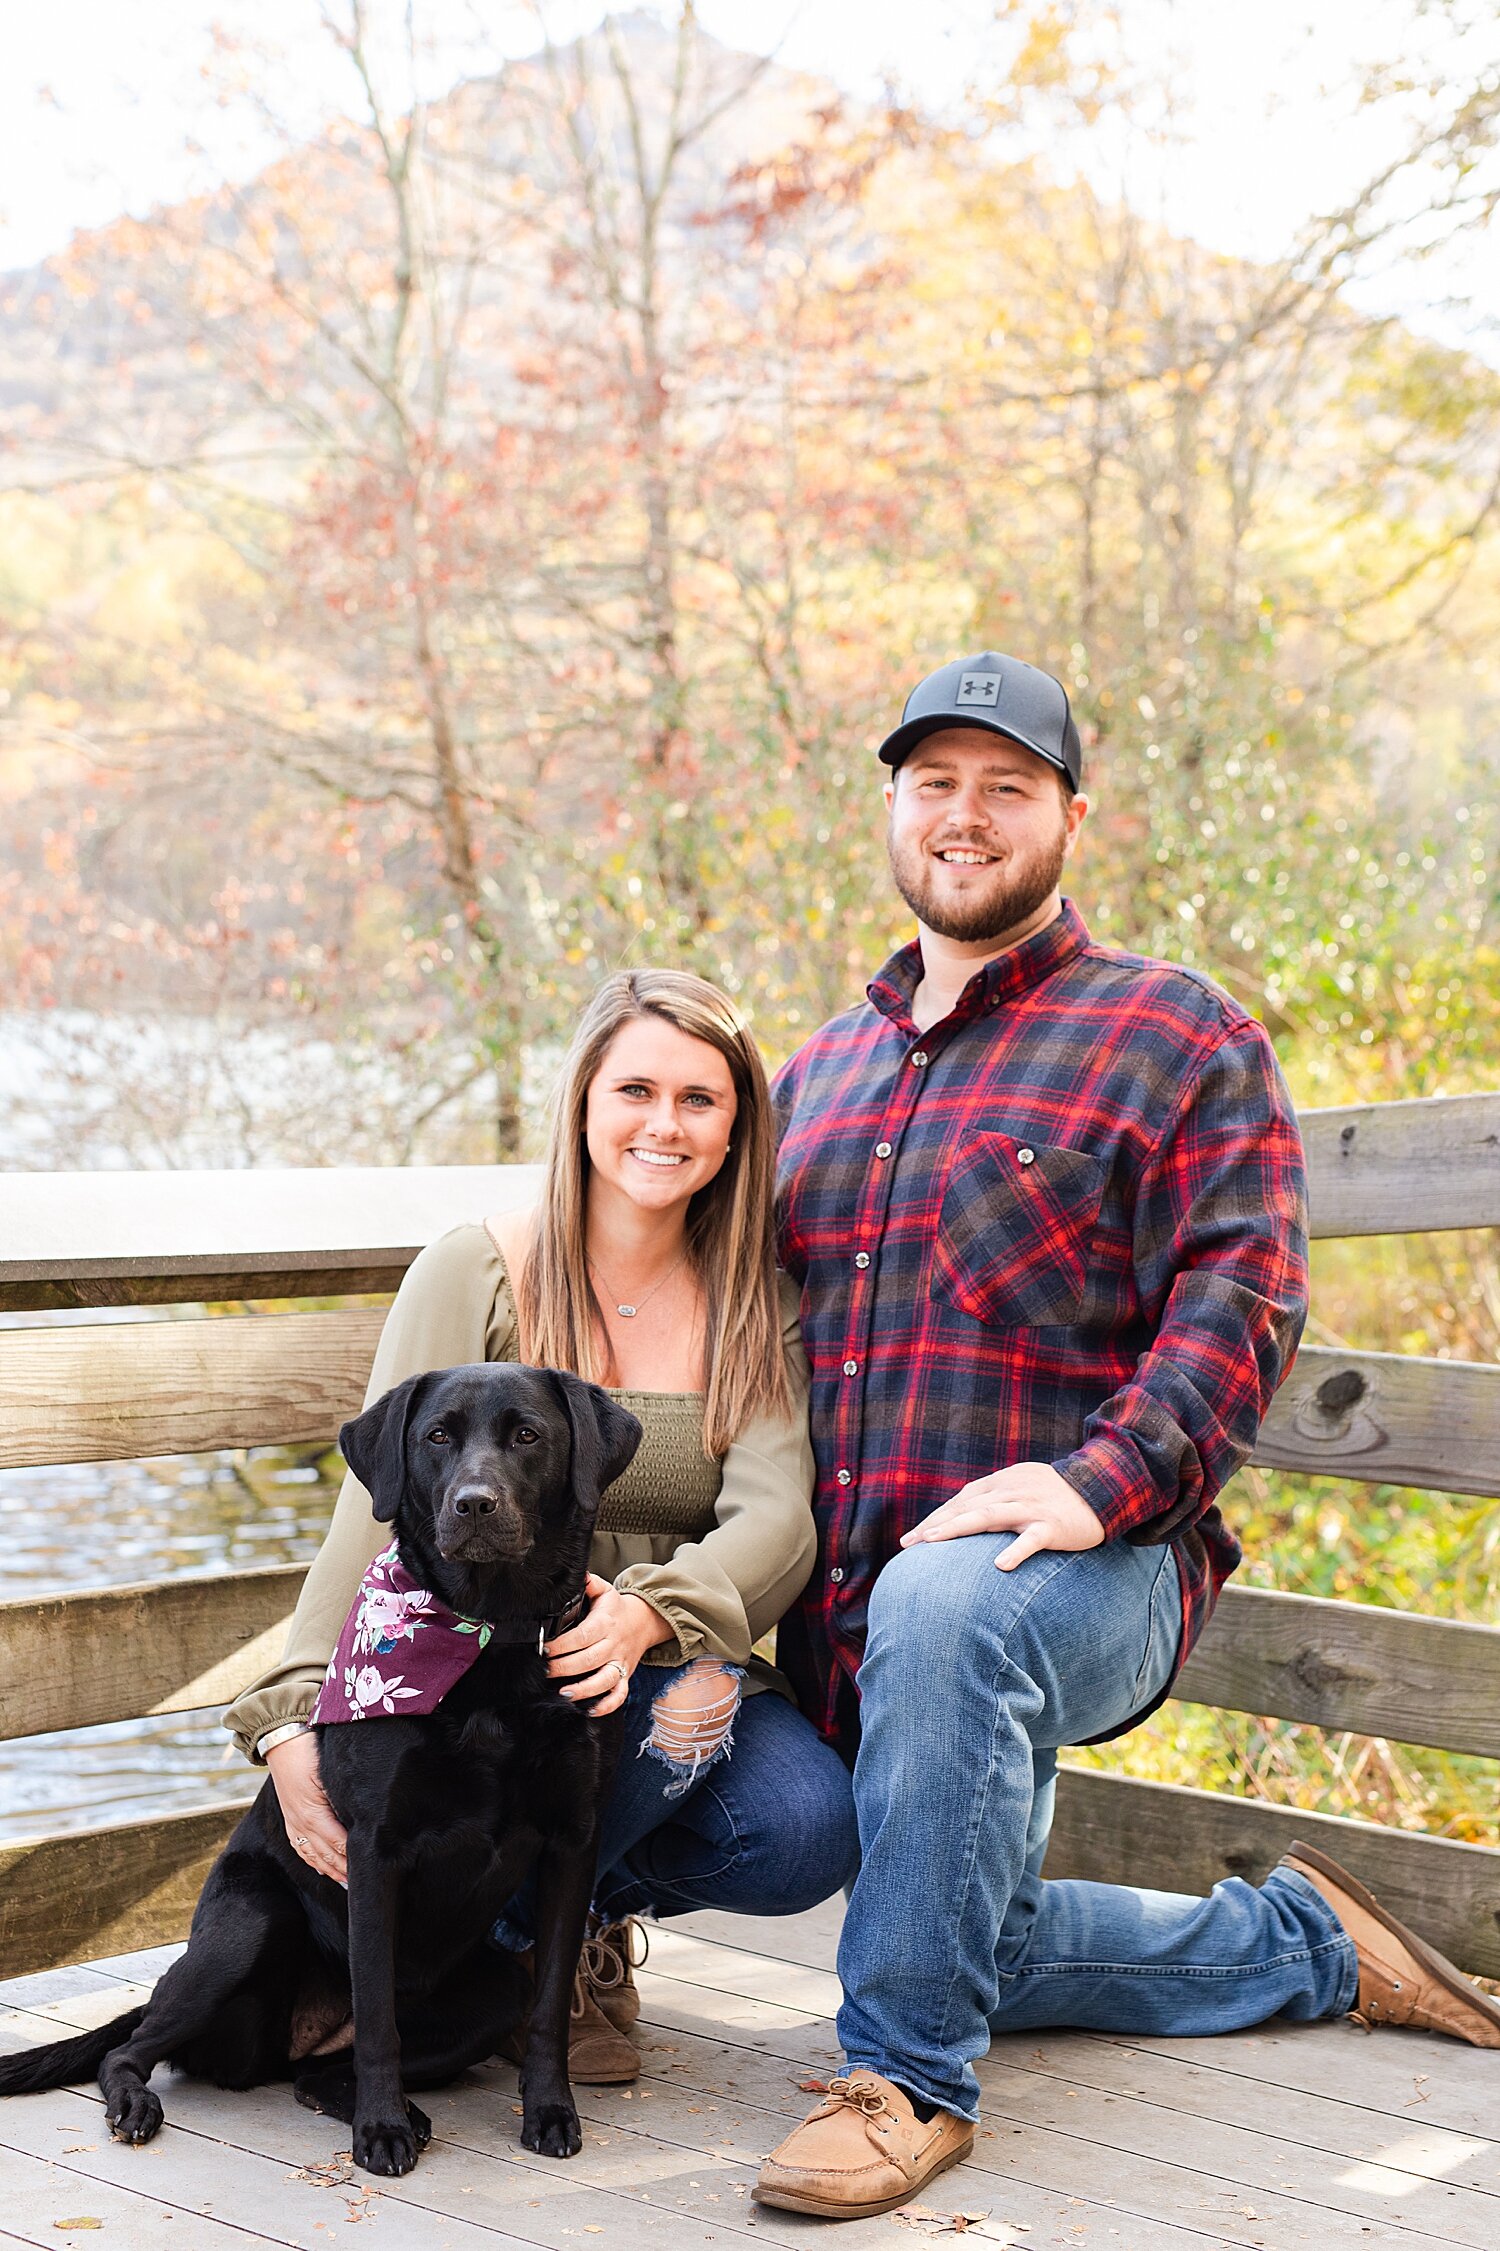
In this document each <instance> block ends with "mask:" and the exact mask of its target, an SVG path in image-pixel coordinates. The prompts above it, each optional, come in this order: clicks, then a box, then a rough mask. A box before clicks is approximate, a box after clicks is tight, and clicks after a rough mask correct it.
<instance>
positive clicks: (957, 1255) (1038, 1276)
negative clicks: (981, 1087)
mask: <svg viewBox="0 0 1500 2251" xmlns="http://www.w3.org/2000/svg"><path fill="white" fill-rule="evenodd" d="M1105 1177H1106V1167H1105V1166H1104V1165H1103V1164H1101V1163H1100V1161H1099V1159H1098V1158H1097V1157H1090V1156H1087V1155H1085V1153H1084V1152H1083V1151H1082V1150H1081V1149H1059V1148H1056V1147H1049V1146H1048V1145H1047V1144H1046V1143H1045V1142H1040V1141H1019V1140H1016V1139H1015V1138H1014V1137H1013V1136H1012V1135H1010V1134H1008V1133H980V1134H976V1135H975V1136H974V1137H973V1139H972V1141H971V1142H970V1144H969V1146H968V1147H967V1148H966V1149H965V1151H964V1153H963V1155H962V1156H961V1157H960V1158H959V1160H958V1162H957V1163H956V1164H955V1165H954V1167H953V1169H952V1171H951V1173H950V1174H949V1177H948V1185H947V1188H946V1189H945V1191H944V1193H943V1202H942V1209H941V1212H940V1214H939V1217H938V1231H937V1241H936V1243H935V1244H934V1246H933V1254H932V1294H933V1295H934V1297H939V1298H943V1299H945V1300H946V1302H947V1303H948V1304H949V1305H953V1306H956V1307H957V1308H958V1310H959V1312H960V1313H967V1314H968V1316H969V1318H970V1319H971V1320H973V1321H985V1322H989V1323H991V1324H992V1325H994V1326H996V1327H1006V1326H1010V1325H1014V1324H1025V1325H1028V1326H1036V1327H1041V1326H1044V1325H1046V1324H1047V1323H1058V1322H1067V1321H1073V1320H1076V1319H1077V1317H1078V1313H1079V1310H1080V1308H1081V1306H1082V1304H1083V1295H1084V1290H1085V1287H1086V1285H1087V1282H1088V1275H1089V1253H1090V1249H1091V1247H1092V1244H1093V1240H1094V1233H1095V1230H1096V1228H1097V1226H1098V1221H1099V1207H1100V1204H1101V1202H1102V1200H1103V1196H1104V1183H1105Z"/></svg>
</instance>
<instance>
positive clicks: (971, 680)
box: [953, 672, 1000, 704]
mask: <svg viewBox="0 0 1500 2251" xmlns="http://www.w3.org/2000/svg"><path fill="white" fill-rule="evenodd" d="M953 700H954V702H955V703H990V704H994V703H998V702H999V701H1000V675H999V673H998V672H966V673H965V674H964V676H963V678H962V679H961V680H960V681H959V683H958V694H957V695H956V696H955V697H954V699H953Z"/></svg>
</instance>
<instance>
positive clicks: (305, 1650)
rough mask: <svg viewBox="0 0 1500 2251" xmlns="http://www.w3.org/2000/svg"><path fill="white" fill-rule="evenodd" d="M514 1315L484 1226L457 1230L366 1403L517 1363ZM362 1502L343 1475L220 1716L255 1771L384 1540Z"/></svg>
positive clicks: (393, 1320) (418, 1279) (433, 1261)
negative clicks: (302, 1571)
mask: <svg viewBox="0 0 1500 2251" xmlns="http://www.w3.org/2000/svg"><path fill="white" fill-rule="evenodd" d="M515 1326H516V1324H515V1308H514V1305H513V1302H512V1299H511V1294H510V1284H509V1281H508V1279H507V1276H506V1272H505V1268H504V1266H503V1265H502V1263H501V1260H500V1256H499V1253H498V1252H497V1251H496V1249H495V1246H494V1244H493V1243H492V1242H491V1240H490V1238H489V1235H488V1234H487V1233H486V1231H485V1229H484V1228H483V1227H455V1228H452V1229H451V1230H450V1231H449V1233H448V1234H446V1235H441V1236H439V1238H438V1240H437V1241H436V1242H435V1243H429V1244H428V1246H427V1248H426V1249H425V1250H424V1251H420V1252H419V1253H418V1255H417V1256H416V1258H415V1259H413V1261H412V1263H411V1265H410V1266H409V1267H408V1269H407V1271H406V1275H405V1277H404V1279H403V1281H402V1284H401V1287H400V1289H399V1290H398V1291H397V1292H396V1297H395V1301H394V1303H393V1304H392V1306H391V1309H390V1312H389V1313H388V1314H387V1315H386V1320H385V1327H384V1328H383V1329H382V1330H381V1332H380V1342H379V1344H378V1345H377V1346H376V1348H375V1362H374V1366H373V1367H372V1368H371V1370H370V1381H369V1385H368V1387H367V1389H366V1391H365V1404H366V1406H369V1405H370V1404H371V1402H372V1401H374V1400H376V1399H379V1398H380V1397H381V1396H382V1395H383V1394H384V1393H385V1392H387V1391H389V1390H390V1389H391V1388H392V1386H393V1385H395V1384H398V1383H404V1382H405V1380H406V1378H407V1377H408V1376H420V1375H426V1374H427V1373H428V1372H429V1371H430V1370H431V1369H433V1368H458V1367H472V1366H473V1365H474V1364H475V1363H476V1362H478V1361H481V1360H510V1359H513V1358H514V1357H515ZM390 1536H391V1535H390V1531H389V1528H388V1527H387V1526H386V1525H384V1524H377V1523H376V1521H375V1518H374V1515H373V1514H372V1512H371V1508H370V1496H369V1494H368V1493H367V1492H366V1491H365V1489H364V1487H363V1485H361V1484H360V1482H359V1479H358V1478H357V1477H356V1476H355V1475H354V1474H353V1472H352V1471H350V1472H348V1473H347V1474H346V1475H345V1478H344V1482H343V1485H342V1486H341V1487H340V1490H339V1497H338V1502H337V1504H336V1506H335V1508H334V1512H333V1521H332V1522H331V1524H330V1525H329V1527H328V1532H327V1536H326V1537H325V1539H324V1541H323V1545H322V1547H321V1548H319V1550H318V1552H317V1555H316V1556H315V1557H314V1559H313V1564H312V1568H311V1570H310V1571H309V1572H308V1574H307V1579H306V1581H305V1583H304V1585H303V1589H302V1592H301V1594H300V1596H299V1597H298V1600H297V1607H296V1609H295V1611H294V1612H293V1614H292V1621H291V1624H290V1625H289V1626H288V1628H287V1637H286V1647H285V1649H284V1650H283V1651H282V1655H281V1660H280V1662H279V1663H278V1664H276V1665H273V1666H272V1667H271V1669H270V1671H269V1672H266V1673H263V1674H262V1675H261V1677H260V1679H259V1680H257V1681H255V1682H254V1683H252V1685H251V1686H250V1687H249V1688H247V1689H245V1690H244V1691H243V1692H242V1693H241V1694H240V1695H239V1696H237V1697H236V1698H235V1700H234V1702H233V1703H232V1704H231V1705H230V1707H229V1709H228V1711H227V1712H226V1713H225V1714H224V1725H225V1726H226V1727H227V1728H228V1729H229V1731H230V1733H231V1735H233V1737H234V1740H235V1744H236V1746H237V1747H238V1748H239V1749H240V1750H241V1751H243V1752H244V1754H245V1756H246V1758H248V1759H250V1760H251V1761H253V1762H254V1763H256V1764H259V1763H260V1762H259V1761H258V1760H256V1756H255V1745H256V1744H257V1742H258V1741H259V1740H260V1738H261V1736H262V1735H265V1734H267V1733H269V1731H270V1730H271V1729H272V1728H273V1727H281V1726H283V1725H285V1724H286V1723H287V1722H289V1721H291V1720H305V1719H306V1718H307V1717H308V1715H309V1713H310V1712H311V1711H312V1708H313V1705H314V1703H315V1702H316V1700H317V1694H318V1690H319V1688H320V1687H321V1686H322V1681H323V1675H324V1673H325V1672H326V1671H327V1669H328V1660H329V1658H330V1657H331V1656H332V1655H333V1648H334V1643H335V1642H336V1641H337V1640H338V1636H339V1628H340V1627H341V1626H342V1625H343V1623H344V1620H345V1618H346V1617H347V1616H348V1612H349V1605H350V1603H351V1602H352V1601H353V1600H354V1596H355V1593H356V1591H357V1589H358V1586H359V1582H360V1580H361V1579H362V1578H363V1576H364V1572H365V1566H366V1565H367V1564H368V1563H369V1562H370V1560H371V1558H372V1557H373V1556H375V1555H377V1554H378V1553H379V1552H380V1550H381V1548H382V1547H384V1546H385V1545H386V1544H387V1543H388V1541H389V1539H390Z"/></svg>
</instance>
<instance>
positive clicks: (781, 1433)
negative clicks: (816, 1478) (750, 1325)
mask: <svg viewBox="0 0 1500 2251" xmlns="http://www.w3.org/2000/svg"><path fill="white" fill-rule="evenodd" d="M797 1307H798V1292H797V1288H796V1285H795V1283H793V1282H791V1281H789V1280H788V1279H787V1277H786V1276H785V1275H783V1276H782V1278H781V1315H782V1324H781V1334H782V1350H783V1353H784V1354H785V1357H786V1367H787V1375H788V1378H789V1379H790V1386H791V1396H792V1411H791V1413H790V1415H789V1416H786V1417H779V1416H763V1417H761V1419H760V1420H759V1421H757V1422H754V1423H750V1424H748V1425H747V1426H746V1428H745V1430H744V1431H743V1432H742V1433H741V1434H740V1436H739V1437H738V1438H737V1439H736V1440H735V1441H734V1443H733V1445H732V1446H731V1447H730V1448H729V1451H728V1452H727V1453H726V1454H725V1456H724V1463H723V1484H722V1486H721V1487H720V1491H719V1498H718V1502H717V1505H716V1508H715V1512H714V1513H715V1518H716V1521H715V1524H714V1528H713V1530H712V1531H711V1532H707V1533H705V1534H704V1536H703V1538H702V1539H701V1540H687V1541H684V1542H683V1543H682V1545H681V1546H679V1547H677V1548H674V1549H673V1550H672V1552H671V1553H670V1554H669V1555H667V1556H666V1557H665V1558H664V1559H662V1560H657V1561H653V1562H649V1563H646V1562H636V1563H629V1564H627V1565H626V1567H625V1568H624V1569H623V1570H618V1569H616V1570H612V1569H611V1568H610V1566H611V1564H613V1563H617V1562H618V1560H619V1555H618V1550H619V1548H620V1547H621V1546H623V1543H615V1549H616V1552H615V1553H614V1554H610V1553H608V1552H606V1551H607V1548H608V1545H609V1543H608V1542H607V1541H606V1539H605V1538H604V1537H603V1536H599V1537H596V1539H595V1543H594V1550H595V1553H594V1569H595V1570H596V1571H597V1572H599V1574H600V1576H601V1577H604V1578H610V1577H613V1579H614V1584H615V1585H616V1586H617V1587H618V1588H619V1590H620V1592H621V1593H622V1594H634V1595H639V1596H640V1598H641V1600H642V1601H643V1602H649V1603H650V1605H651V1607H652V1609H653V1610H655V1611H657V1612H658V1613H659V1614H660V1616H661V1617H662V1618H664V1619H665V1620H666V1622H667V1624H668V1625H669V1626H670V1627H671V1628H672V1637H673V1638H672V1639H671V1640H670V1641H667V1642H659V1643H658V1644H657V1646H656V1647H655V1648H654V1649H648V1650H647V1652H646V1663H647V1664H649V1665H682V1664H686V1663H687V1662H688V1661H689V1659H691V1658H694V1657H723V1658H726V1659H728V1661H729V1662H730V1663H731V1664H736V1665H743V1664H744V1663H745V1661H746V1659H747V1658H748V1657H749V1655H750V1651H751V1647H752V1645H753V1644H754V1643H755V1642H757V1641H758V1640H759V1639H760V1637H761V1635H762V1634H764V1633H767V1632H769V1631H770V1629H771V1627H772V1626H774V1625H775V1624H776V1621H777V1620H778V1619H779V1618H780V1617H782V1616H783V1614H784V1613H785V1612H786V1611H787V1610H788V1609H790V1607H791V1605H792V1603H793V1602H795V1601H796V1599H797V1596H798V1595H799V1594H800V1593H801V1592H802V1589H803V1587H804V1586H805V1585H806V1584H807V1580H808V1577H809V1574H810V1573H811V1571H812V1567H813V1558H814V1554H815V1551H816V1545H817V1542H816V1537H815V1534H814V1531H813V1520H812V1490H813V1453H812V1441H811V1439H810V1437H809V1435H808V1427H807V1396H808V1388H809V1377H808V1367H807V1355H806V1354H805V1352H804V1351H803V1349H802V1339H801V1334H800V1331H799V1327H798V1319H797Z"/></svg>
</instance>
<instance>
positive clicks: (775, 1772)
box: [495, 1665, 859, 1947]
mask: <svg viewBox="0 0 1500 2251" xmlns="http://www.w3.org/2000/svg"><path fill="white" fill-rule="evenodd" d="M684 1670H686V1668H685V1667H683V1668H676V1669H674V1668H672V1667H669V1666H662V1665H642V1666H640V1667H638V1669H637V1670H636V1672H635V1673H634V1674H633V1675H632V1677H631V1682H630V1690H629V1694H628V1696H627V1699H626V1704H625V1722H626V1726H625V1749H624V1751H623V1753H622V1754H621V1758H620V1764H619V1766H618V1767H617V1769H616V1770H615V1779H614V1784H613V1787H612V1789H611V1791H610V1795H609V1799H608V1802H607V1804H606V1806H605V1809H604V1820H603V1824H602V1829H601V1834H600V1843H599V1876H598V1881H597V1883H596V1886H595V1891H594V1905H595V1907H596V1909H597V1910H598V1912H599V1913H600V1914H601V1915H603V1916H605V1917H606V1918H607V1919H608V1920H611V1921H613V1920H614V1919H615V1918H616V1917H618V1916H621V1915H639V1914H643V1913H644V1914H655V1915H685V1914H686V1913H687V1912H688V1911H689V1909H691V1908H694V1907H718V1908H723V1909H726V1910H728V1911H729V1912H731V1913H733V1914H736V1915H797V1914H800V1913H801V1912H802V1910H803V1909H804V1908H807V1907H816V1906H817V1904H818V1902H819V1901H820V1900H824V1899H828V1898H831V1897H832V1895H833V1894H834V1893H835V1892H836V1891H839V1890H841V1889H842V1888H843V1887H844V1886H846V1885H847V1884H850V1883H852V1882H853V1880H854V1872H855V1870H856V1868H857V1867H858V1865H859V1831H858V1827H857V1825H856V1822H855V1818H854V1796H853V1790H852V1787H851V1784H850V1779H849V1771H848V1768H847V1767H846V1766H845V1765H844V1763H843V1761H842V1759H840V1758H839V1757H838V1755H837V1753H836V1752H834V1751H832V1750H830V1749H829V1747H828V1745H827V1744H826V1743H824V1742H822V1741H820V1739H819V1737H818V1735H817V1734H816V1732H815V1731H814V1729H813V1728H812V1726H811V1725H810V1724H809V1722H808V1721H807V1720H805V1719H804V1718H803V1717H802V1714H801V1713H800V1712H799V1711H798V1710H797V1709H796V1708H795V1706H794V1705H791V1704H789V1703H788V1702H787V1701H786V1698H785V1697H783V1696H777V1695H775V1694H773V1693H771V1692H770V1691H765V1692H763V1693H762V1694H760V1695H756V1696H749V1697H746V1699H745V1701H744V1702H743V1703H742V1704H741V1706H740V1709H739V1711H738V1713H737V1714H736V1716H735V1720H734V1726H733V1730H732V1734H731V1736H730V1738H729V1741H728V1742H727V1743H726V1745H725V1746H724V1747H723V1748H721V1749H720V1750H718V1751H716V1752H715V1753H713V1755H712V1756H710V1757H707V1758H705V1759H704V1761H703V1764H702V1765H701V1766H700V1767H699V1768H698V1770H697V1772H696V1773H695V1774H693V1775H690V1776H687V1777H684V1776H683V1774H682V1773H681V1772H680V1771H678V1770H674V1768H673V1767H672V1766H670V1765H668V1764H667V1763H665V1762H664V1761H663V1760H662V1759H661V1758H659V1757H657V1756H654V1755H653V1754H652V1753H651V1752H650V1751H649V1750H645V1751H643V1749H642V1746H644V1745H646V1744H647V1743H648V1742H649V1739H650V1736H651V1725H652V1720H651V1707H652V1705H653V1704H654V1702H655V1701H656V1699H657V1697H658V1696H660V1695H661V1694H662V1692H663V1691H664V1690H665V1689H666V1688H668V1687H669V1686H670V1685H671V1683H672V1682H673V1681H674V1680H676V1679H677V1678H679V1677H680V1672H681V1671H684ZM531 1926H532V1913H531V1901H530V1889H529V1886H528V1889H527V1891H525V1892H523V1893H521V1894H520V1895H519V1896H518V1897H517V1898H516V1899H514V1900H513V1901H512V1902H511V1905H510V1907H509V1909H508V1910H507V1912H506V1914H505V1917H504V1919H503V1920H502V1921H501V1922H500V1923H499V1924H497V1925H496V1928H495V1937H496V1939H497V1940H498V1941H499V1942H500V1943H501V1944H504V1945H510V1946H518V1947H524V1946H529V1945H530V1943H531Z"/></svg>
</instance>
